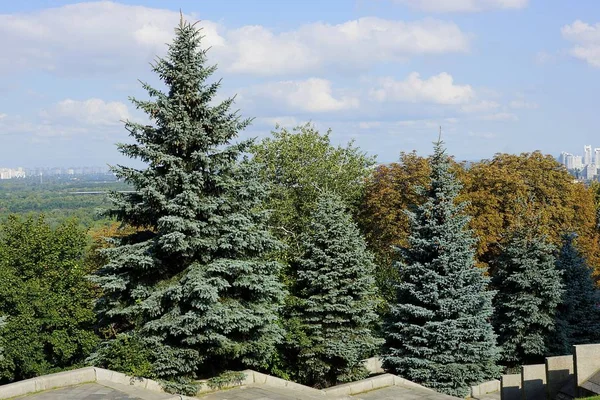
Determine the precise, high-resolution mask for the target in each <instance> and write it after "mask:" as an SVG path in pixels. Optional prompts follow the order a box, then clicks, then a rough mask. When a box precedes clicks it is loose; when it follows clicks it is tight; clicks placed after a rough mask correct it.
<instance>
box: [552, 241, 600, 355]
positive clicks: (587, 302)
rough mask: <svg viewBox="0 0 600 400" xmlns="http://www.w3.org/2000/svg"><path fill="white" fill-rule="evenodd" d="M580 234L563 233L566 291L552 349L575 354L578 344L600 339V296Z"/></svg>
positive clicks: (561, 268)
mask: <svg viewBox="0 0 600 400" xmlns="http://www.w3.org/2000/svg"><path fill="white" fill-rule="evenodd" d="M575 238H576V235H575V234H573V233H570V234H565V235H563V238H562V240H563V245H562V248H561V250H560V253H559V255H558V257H557V259H556V269H558V271H561V272H562V284H563V286H564V293H563V296H562V300H561V304H559V306H558V310H557V313H556V328H555V333H554V335H553V337H552V339H551V340H550V348H551V349H552V353H554V354H557V355H564V354H571V352H572V346H573V345H576V344H589V343H597V342H598V341H600V309H599V308H598V304H599V303H600V296H599V293H598V289H597V288H596V285H595V283H594V280H593V278H592V269H591V268H590V267H589V266H588V265H587V263H586V261H585V259H584V258H583V257H582V256H581V254H580V253H579V251H578V250H577V248H576V246H575Z"/></svg>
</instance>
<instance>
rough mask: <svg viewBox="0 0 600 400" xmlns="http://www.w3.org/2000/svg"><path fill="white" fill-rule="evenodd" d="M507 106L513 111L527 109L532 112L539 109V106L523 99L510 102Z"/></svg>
mask: <svg viewBox="0 0 600 400" xmlns="http://www.w3.org/2000/svg"><path fill="white" fill-rule="evenodd" d="M508 106H509V107H510V108H514V109H527V110H534V109H536V108H539V105H538V104H537V103H535V102H533V101H526V100H524V99H517V100H513V101H511V102H510V103H509V104H508Z"/></svg>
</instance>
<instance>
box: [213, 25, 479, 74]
mask: <svg viewBox="0 0 600 400" xmlns="http://www.w3.org/2000/svg"><path fill="white" fill-rule="evenodd" d="M225 36H226V43H225V46H224V47H223V49H222V50H223V52H224V54H222V56H223V58H224V59H225V60H226V62H225V65H226V69H227V70H229V71H231V72H238V73H254V74H262V75H271V74H279V73H290V72H291V73H293V72H302V71H311V70H315V69H318V68H319V67H323V66H327V65H336V66H338V67H342V68H357V67H365V66H368V65H371V64H375V63H378V62H386V61H399V60H405V59H406V58H407V57H410V56H414V55H418V54H441V53H453V52H465V51H468V49H469V38H468V36H467V35H466V34H464V33H463V32H462V31H461V30H460V28H458V26H456V25H455V24H454V23H452V22H444V21H438V20H434V19H425V20H422V21H414V22H404V21H394V20H386V19H382V18H375V17H365V18H359V19H357V20H352V21H347V22H344V23H341V24H337V25H331V24H325V23H321V22H318V23H311V24H307V25H304V26H301V27H300V28H298V29H297V30H293V31H287V32H282V33H279V34H275V33H273V32H271V31H270V30H268V29H267V28H265V27H262V26H245V27H242V28H239V29H235V30H232V31H230V32H227V33H226V34H225ZM227 61H229V62H227Z"/></svg>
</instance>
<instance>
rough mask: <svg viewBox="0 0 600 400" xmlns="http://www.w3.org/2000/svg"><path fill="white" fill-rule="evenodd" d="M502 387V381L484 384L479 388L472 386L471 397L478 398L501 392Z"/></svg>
mask: <svg viewBox="0 0 600 400" xmlns="http://www.w3.org/2000/svg"><path fill="white" fill-rule="evenodd" d="M500 386H501V385H500V381H499V380H498V379H493V380H491V381H487V382H483V383H480V384H479V385H477V386H471V397H477V396H481V395H484V394H488V393H494V392H499V391H500Z"/></svg>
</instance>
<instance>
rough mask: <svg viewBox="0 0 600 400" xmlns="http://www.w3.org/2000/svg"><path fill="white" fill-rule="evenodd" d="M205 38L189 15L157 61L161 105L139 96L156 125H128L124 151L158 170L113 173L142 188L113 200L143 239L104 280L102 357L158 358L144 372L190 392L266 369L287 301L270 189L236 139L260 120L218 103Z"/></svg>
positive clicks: (154, 92) (127, 240)
mask: <svg viewBox="0 0 600 400" xmlns="http://www.w3.org/2000/svg"><path fill="white" fill-rule="evenodd" d="M201 38H202V36H201V35H200V32H199V30H198V29H196V28H195V27H194V26H193V25H190V24H189V23H187V22H184V21H183V19H182V22H181V23H180V25H179V26H178V28H177V29H176V36H175V39H174V42H173V43H172V44H171V45H169V48H168V54H167V56H166V57H165V58H159V59H158V60H157V61H156V63H155V64H154V65H153V71H154V72H155V73H156V74H157V75H158V76H159V78H160V79H161V80H162V81H163V82H164V84H165V86H166V91H161V90H159V89H155V88H153V87H151V86H150V85H148V84H146V83H143V87H144V89H146V90H147V92H148V94H149V96H150V100H148V101H142V100H137V99H132V102H133V103H134V104H135V105H136V106H137V107H138V108H139V109H141V110H143V111H144V112H145V113H146V114H148V116H149V117H150V118H151V120H152V123H153V125H142V124H138V123H135V122H131V121H128V122H127V123H126V128H127V130H128V131H129V132H130V135H131V137H132V138H133V139H134V143H132V144H120V145H119V150H120V151H121V153H123V154H124V155H126V156H128V157H131V158H135V159H138V160H141V161H142V162H144V163H145V165H146V166H147V167H146V168H143V169H134V168H129V167H125V166H118V167H116V168H114V172H115V173H116V175H117V176H118V177H119V178H121V179H123V180H125V181H126V182H129V183H130V184H131V185H132V186H133V188H134V189H135V192H134V193H114V194H113V197H112V198H113V202H114V206H113V208H112V209H111V210H110V211H109V215H111V216H114V217H116V218H117V219H118V220H119V221H121V222H123V223H124V224H127V225H130V226H133V227H135V228H137V229H138V232H137V233H135V234H132V235H129V236H126V237H124V238H123V239H121V240H119V242H118V243H117V246H116V247H114V248H111V249H108V250H106V256H107V257H108V259H109V262H108V264H107V265H106V266H104V267H103V268H101V269H100V270H99V271H98V273H97V275H96V277H95V280H96V282H98V283H99V284H100V286H101V287H102V291H103V297H102V299H101V300H100V302H99V304H98V311H99V317H100V321H101V324H102V326H103V330H104V331H107V332H109V333H110V336H109V337H110V340H108V341H107V342H106V343H105V344H104V346H103V347H102V348H101V349H100V350H99V351H98V352H97V354H96V357H95V358H94V360H96V362H98V363H100V364H106V363H110V362H114V360H111V355H114V354H128V351H127V349H114V348H113V349H111V346H113V345H114V346H117V347H118V346H123V345H124V344H125V345H126V344H127V343H131V344H132V346H134V347H135V348H144V349H146V350H147V352H146V353H147V357H146V358H147V360H141V361H140V363H141V364H143V365H144V366H145V367H144V368H142V369H143V370H144V371H149V372H148V374H149V375H152V376H154V377H156V378H159V379H162V380H163V381H165V384H166V386H167V387H168V388H170V389H171V390H180V391H181V390H183V391H185V392H189V393H193V391H194V390H193V386H190V383H191V381H192V380H193V379H195V378H197V377H199V376H202V375H213V374H216V373H219V372H220V371H222V370H225V369H237V368H242V367H254V368H265V367H267V365H268V363H269V361H270V359H271V357H272V355H273V353H274V350H275V345H276V344H277V342H278V341H280V340H281V338H282V332H281V329H280V328H279V327H278V325H279V324H278V321H277V319H278V317H277V315H278V311H279V308H280V304H281V302H282V300H283V297H284V295H285V292H284V290H283V287H282V285H281V283H280V282H279V280H278V273H279V264H278V263H277V262H273V261H268V260H267V259H266V258H265V255H267V254H268V253H269V252H272V251H274V250H277V249H279V247H280V243H279V242H278V241H276V240H275V239H273V237H272V236H271V235H270V234H269V232H268V230H267V229H266V226H265V221H266V220H267V218H268V215H266V214H265V213H264V212H262V211H259V210H260V207H259V205H260V203H261V201H262V200H263V199H264V197H265V195H266V194H267V193H266V187H265V186H264V184H262V183H261V182H260V181H259V180H258V179H257V178H256V177H257V176H258V174H257V171H256V170H255V167H253V166H252V164H251V163H250V162H247V161H246V160H245V159H244V160H242V159H243V158H244V154H245V152H246V151H247V149H248V148H249V146H250V145H251V143H250V142H249V141H244V142H241V143H237V144H232V143H231V142H232V140H233V139H234V138H235V137H236V136H237V133H238V132H239V131H240V130H242V129H244V128H245V127H246V126H247V125H248V123H249V121H248V120H241V119H240V118H239V117H238V115H237V113H236V112H232V111H230V109H231V106H232V103H233V99H228V100H224V101H222V102H221V103H220V104H216V105H212V103H211V100H214V98H215V95H216V94H217V90H218V88H219V86H220V82H215V83H209V82H208V78H209V77H210V76H211V74H213V72H214V71H215V69H216V67H214V66H207V65H206V51H205V50H202V49H201V48H200V41H201ZM115 334H117V335H116V337H115ZM148 366H150V367H148ZM136 368H138V370H139V368H140V366H133V367H132V369H133V370H135V369H136ZM169 382H170V383H169Z"/></svg>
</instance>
